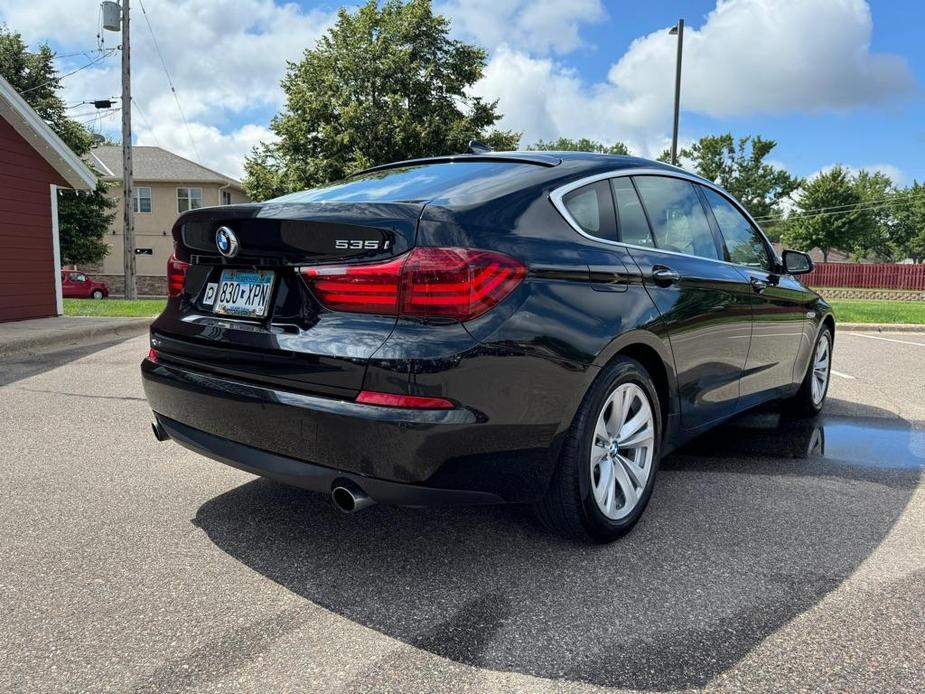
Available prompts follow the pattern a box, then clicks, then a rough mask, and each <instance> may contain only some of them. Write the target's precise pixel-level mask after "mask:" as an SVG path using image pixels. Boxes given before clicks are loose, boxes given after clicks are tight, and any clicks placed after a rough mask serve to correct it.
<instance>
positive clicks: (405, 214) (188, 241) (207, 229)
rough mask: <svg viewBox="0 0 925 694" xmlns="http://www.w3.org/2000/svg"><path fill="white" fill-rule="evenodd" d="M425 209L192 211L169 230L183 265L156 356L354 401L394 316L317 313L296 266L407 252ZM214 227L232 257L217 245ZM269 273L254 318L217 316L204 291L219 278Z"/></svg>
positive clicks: (402, 205)
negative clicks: (229, 240)
mask: <svg viewBox="0 0 925 694" xmlns="http://www.w3.org/2000/svg"><path fill="white" fill-rule="evenodd" d="M423 206H424V204H423V203H406V202H384V203H371V202H361V203H340V202H326V203H296V202H269V203H264V204H248V205H236V206H225V207H212V208H204V209H200V210H194V211H191V212H188V213H186V214H184V215H182V216H181V217H180V218H179V219H178V220H177V223H176V225H175V226H174V229H173V236H174V242H175V247H176V257H177V258H178V259H179V260H181V261H184V262H186V263H189V267H188V268H187V269H186V276H185V279H184V280H183V284H182V286H183V289H182V292H181V293H180V295H179V296H177V297H175V298H172V299H171V300H170V301H169V302H168V307H167V309H166V310H165V311H164V313H163V314H162V315H161V316H160V317H159V318H158V319H157V321H155V323H154V324H153V325H152V339H153V341H154V345H153V346H154V347H155V348H156V349H158V350H159V351H160V353H161V354H162V358H164V359H165V360H167V361H173V362H175V363H177V364H179V365H183V366H188V367H189V368H191V369H195V370H200V371H205V372H209V373H215V374H218V375H225V376H228V377H229V378H233V379H237V380H244V381H248V382H255V383H260V384H266V385H268V386H271V387H279V388H283V389H293V390H300V391H308V392H317V393H321V394H326V395H333V396H342V397H349V398H352V397H353V396H354V395H355V394H356V393H357V392H358V391H359V390H360V388H361V387H362V383H363V376H364V374H365V370H366V362H367V360H368V359H369V358H370V357H371V356H372V355H373V353H374V352H375V351H376V350H377V349H378V348H379V347H380V346H381V345H382V343H383V342H385V340H386V339H387V338H388V336H389V334H390V333H391V332H392V329H393V328H394V326H395V322H396V320H397V319H396V318H395V317H394V316H379V315H363V314H354V313H341V312H336V311H329V310H326V309H324V308H323V307H322V306H321V304H320V303H319V302H318V301H317V299H316V298H315V297H314V296H313V294H312V292H311V291H310V290H309V289H308V285H307V284H306V283H305V281H304V280H303V278H302V276H301V275H300V274H299V272H298V269H299V268H300V267H304V266H308V265H325V264H328V265H330V264H336V265H345V264H362V263H368V262H374V261H381V260H387V259H389V258H391V257H394V256H398V255H401V254H403V253H406V252H407V251H409V250H410V249H411V248H412V247H413V245H414V240H415V234H416V230H417V222H418V218H419V217H420V214H421V210H422V209H423ZM222 227H225V228H226V229H228V230H230V231H231V232H232V233H233V235H234V237H235V239H236V242H237V253H236V254H234V255H233V257H226V256H225V255H223V254H222V253H221V252H220V251H219V248H218V246H217V244H216V234H217V232H218V230H219V229H220V228H222ZM233 271H241V272H248V273H263V274H264V275H267V273H272V274H271V275H269V277H270V278H271V281H272V285H271V287H270V295H269V299H268V301H267V305H266V313H265V315H264V316H262V317H249V316H236V315H219V314H216V313H215V307H216V303H215V297H214V296H213V297H212V302H211V303H210V302H209V301H208V299H209V294H208V292H209V291H210V287H211V288H212V289H211V291H212V292H213V293H214V292H216V289H215V287H219V286H222V283H223V280H224V279H227V278H228V277H229V275H228V274H227V273H230V272H233Z"/></svg>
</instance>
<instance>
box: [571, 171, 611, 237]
mask: <svg viewBox="0 0 925 694" xmlns="http://www.w3.org/2000/svg"><path fill="white" fill-rule="evenodd" d="M562 203H563V204H564V205H565V209H567V210H568V212H569V214H570V215H571V216H572V219H574V220H575V223H576V224H578V226H580V227H581V228H582V229H584V230H585V231H586V232H588V233H589V234H591V235H592V236H597V237H599V238H602V239H607V240H608V241H616V240H617V234H616V226H617V225H616V221H615V219H614V211H613V195H612V194H611V192H610V183H609V182H607V181H598V182H597V183H591V184H589V185H586V186H582V187H581V188H578V189H577V190H573V191H572V192H570V193H568V194H567V195H565V196H564V197H563V198H562Z"/></svg>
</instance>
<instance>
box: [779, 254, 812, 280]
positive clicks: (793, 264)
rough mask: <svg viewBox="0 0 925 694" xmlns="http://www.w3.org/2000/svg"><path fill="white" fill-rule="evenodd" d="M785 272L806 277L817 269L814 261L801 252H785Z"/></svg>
mask: <svg viewBox="0 0 925 694" xmlns="http://www.w3.org/2000/svg"><path fill="white" fill-rule="evenodd" d="M783 261H784V270H785V271H786V272H787V274H789V275H805V274H806V273H807V272H812V271H813V269H814V268H815V265H814V264H813V259H812V258H810V257H809V255H808V254H807V253H802V252H801V251H784V253H783Z"/></svg>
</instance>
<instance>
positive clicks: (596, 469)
mask: <svg viewBox="0 0 925 694" xmlns="http://www.w3.org/2000/svg"><path fill="white" fill-rule="evenodd" d="M661 431H662V423H661V411H660V409H659V402H658V394H657V392H656V389H655V386H654V384H653V383H652V379H651V378H650V377H649V374H648V373H647V372H646V370H645V368H644V367H643V366H642V365H641V364H640V363H639V362H637V361H635V360H633V359H620V360H618V361H616V362H613V363H611V364H610V365H608V366H607V367H605V368H604V369H603V370H602V372H601V374H600V375H599V376H598V378H597V380H596V381H595V383H594V385H593V386H592V387H591V389H590V390H589V391H588V393H587V395H586V396H585V398H584V400H583V401H582V403H581V406H580V407H579V409H578V413H577V414H576V416H575V421H574V422H573V424H572V428H571V430H570V431H569V434H568V437H567V439H566V441H565V443H564V445H563V449H562V453H561V457H560V459H559V464H558V466H557V468H556V472H555V474H554V476H553V480H552V483H551V485H550V488H549V490H548V491H547V493H546V495H545V496H544V497H543V498H542V499H541V500H540V501H539V502H538V503H537V505H536V511H537V515H538V517H539V519H540V520H541V522H542V523H543V524H544V525H545V526H546V527H547V528H549V529H550V530H552V531H554V532H557V533H559V534H562V535H566V536H569V537H576V538H580V539H588V540H593V541H596V542H610V541H612V540H615V539H617V538H618V537H620V536H621V535H623V534H625V533H626V532H628V531H629V530H630V528H632V527H633V526H634V525H635V524H636V522H637V521H638V520H639V517H640V516H641V515H642V512H643V511H644V510H645V507H646V504H647V503H648V502H649V496H650V495H651V493H652V485H653V483H654V480H655V472H656V469H657V468H658V460H659V441H660V439H661Z"/></svg>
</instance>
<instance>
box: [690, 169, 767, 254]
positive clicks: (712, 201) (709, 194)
mask: <svg viewBox="0 0 925 694" xmlns="http://www.w3.org/2000/svg"><path fill="white" fill-rule="evenodd" d="M701 190H702V191H703V194H704V196H705V197H706V199H707V203H708V204H709V205H710V209H711V210H713V216H714V217H715V218H716V224H717V225H718V226H719V230H720V233H721V234H722V235H723V240H724V241H725V242H726V250H727V251H728V252H729V260H730V261H731V262H733V263H737V264H738V265H748V266H749V267H755V268H762V269H764V270H770V269H771V260H770V258H768V249H767V248H766V247H765V245H764V241H763V240H762V239H761V234H759V233H758V230H757V229H755V228H754V227H753V226H752V225H751V222H749V221H748V220H747V219H746V218H745V216H744V215H743V214H742V213H741V212H739V211H738V210H737V209H736V208H735V205H733V204H732V203H731V202H729V201H728V200H727V199H726V198H724V197H723V196H722V195H720V194H719V193H717V192H716V191H715V190H710V189H709V188H704V187H703V186H701Z"/></svg>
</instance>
